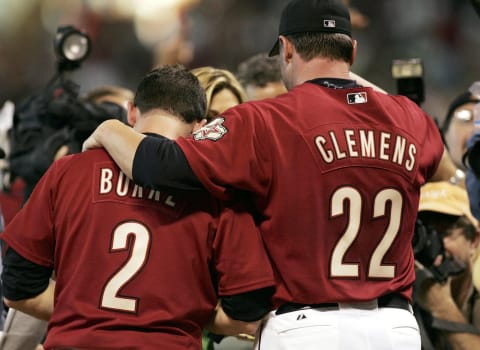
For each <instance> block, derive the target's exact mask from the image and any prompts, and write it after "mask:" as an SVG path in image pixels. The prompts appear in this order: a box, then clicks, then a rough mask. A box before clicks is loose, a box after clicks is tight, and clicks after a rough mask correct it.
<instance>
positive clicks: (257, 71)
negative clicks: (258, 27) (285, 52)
mask: <svg viewBox="0 0 480 350" xmlns="http://www.w3.org/2000/svg"><path fill="white" fill-rule="evenodd" d="M237 78H238V80H239V81H240V83H242V85H243V86H247V85H254V86H261V87H263V86H265V85H267V84H268V83H275V82H279V81H282V73H281V71H280V61H279V60H278V57H269V56H268V55H267V54H266V53H260V54H257V55H255V56H252V57H250V58H248V59H247V60H245V61H243V62H241V63H240V64H239V65H238V71H237Z"/></svg>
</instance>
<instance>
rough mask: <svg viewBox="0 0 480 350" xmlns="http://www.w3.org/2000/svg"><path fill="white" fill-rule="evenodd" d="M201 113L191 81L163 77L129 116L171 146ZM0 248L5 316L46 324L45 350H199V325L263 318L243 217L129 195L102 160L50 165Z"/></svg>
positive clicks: (69, 159) (258, 265) (145, 90)
mask: <svg viewBox="0 0 480 350" xmlns="http://www.w3.org/2000/svg"><path fill="white" fill-rule="evenodd" d="M205 112H206V98H205V94H204V91H203V89H202V88H201V86H200V84H199V82H198V80H197V79H196V78H195V77H194V76H193V75H192V74H191V73H189V72H188V71H186V70H185V69H184V68H182V67H177V66H171V67H170V66H167V67H162V68H160V69H157V70H154V71H152V72H150V73H149V74H147V75H146V76H145V78H144V79H143V80H142V82H141V83H140V85H139V87H138V89H137V93H136V95H135V99H134V103H133V104H132V103H130V106H129V112H128V116H129V121H130V122H132V123H135V129H136V130H138V131H139V132H148V133H160V132H161V133H163V134H167V135H169V136H170V137H177V136H186V135H188V134H190V133H191V132H192V129H193V128H195V127H198V126H199V124H201V123H202V118H203V116H204V115H205ZM1 238H2V239H3V241H5V242H6V243H7V244H8V246H9V248H8V250H7V252H6V256H5V259H4V270H3V275H2V280H3V282H4V296H5V297H6V302H7V305H9V306H10V307H13V308H17V309H20V310H22V311H24V312H29V313H30V314H32V315H34V316H36V317H39V318H43V319H49V324H48V332H47V337H46V341H45V344H44V348H45V349H47V350H48V349H65V348H69V349H70V348H76V349H129V350H131V349H142V350H150V349H151V350H153V349H156V350H157V349H169V350H175V349H178V350H185V349H200V348H201V331H202V328H203V327H204V326H205V325H207V323H208V322H210V326H211V327H212V329H213V330H215V331H222V329H224V328H222V327H223V326H224V325H225V323H228V325H229V327H230V326H231V325H233V326H234V327H233V328H232V329H230V328H229V329H228V330H229V331H232V333H231V334H236V333H237V332H239V333H243V332H245V331H247V332H249V333H251V332H252V331H253V332H254V331H255V328H253V330H252V328H249V327H250V323H249V322H250V321H254V320H258V319H260V318H261V317H262V316H263V315H264V314H265V313H267V312H268V311H269V309H270V304H269V301H270V299H271V294H272V293H273V287H272V286H273V285H274V280H273V273H272V270H271V267H270V265H269V261H268V258H267V256H266V254H265V251H264V249H263V245H262V241H261V238H260V236H259V234H258V230H257V228H256V227H255V223H254V221H253V218H252V217H251V215H250V214H248V213H247V212H246V211H245V210H244V209H242V208H241V207H240V206H239V205H237V204H232V205H228V206H224V205H221V203H219V202H218V201H216V200H214V199H213V198H212V197H211V196H210V195H209V194H208V193H207V192H204V191H198V192H196V193H193V192H191V193H188V196H186V195H185V194H182V193H179V192H175V193H171V192H168V191H155V190H152V189H147V188H143V187H140V186H137V185H135V184H133V182H132V181H130V180H129V179H128V178H127V177H126V176H125V175H124V174H122V173H121V172H120V170H119V169H118V167H117V166H116V165H115V163H114V162H113V161H112V159H111V158H110V157H109V156H108V154H107V153H106V152H104V151H103V150H95V151H92V152H84V153H81V154H77V155H73V156H66V157H63V158H61V159H60V160H58V161H57V162H55V163H54V164H53V165H52V166H51V167H50V168H49V170H48V172H47V173H46V174H45V176H44V177H43V178H42V179H41V181H40V182H39V184H38V185H37V186H36V188H35V191H34V192H33V194H32V196H31V197H30V199H29V201H28V203H27V204H26V206H25V207H24V208H23V209H22V210H21V211H20V212H19V213H18V214H17V215H16V217H15V219H14V220H13V221H12V222H11V223H10V224H9V225H8V226H7V228H6V229H5V231H4V232H3V233H2V235H1ZM52 270H54V271H55V276H56V285H55V286H54V285H53V283H52V282H51V283H50V284H49V277H50V276H51V274H52ZM53 294H54V301H53V297H52V296H53ZM217 294H218V295H220V297H221V304H220V306H219V307H218V308H216V306H217ZM259 305H260V308H259ZM215 310H216V311H215ZM262 310H263V311H262ZM50 315H51V317H50ZM212 316H213V319H212ZM253 325H255V324H253ZM227 334H228V333H227Z"/></svg>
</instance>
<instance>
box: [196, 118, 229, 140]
mask: <svg viewBox="0 0 480 350" xmlns="http://www.w3.org/2000/svg"><path fill="white" fill-rule="evenodd" d="M224 122H225V118H223V117H218V118H216V119H214V120H212V121H211V122H210V123H208V124H207V125H205V126H204V127H203V128H200V129H198V130H197V131H195V132H194V133H193V139H194V140H195V141H199V140H212V141H217V140H219V139H221V138H222V137H223V136H224V135H225V134H226V133H227V132H228V129H227V128H226V127H225V126H224V125H223V123H224Z"/></svg>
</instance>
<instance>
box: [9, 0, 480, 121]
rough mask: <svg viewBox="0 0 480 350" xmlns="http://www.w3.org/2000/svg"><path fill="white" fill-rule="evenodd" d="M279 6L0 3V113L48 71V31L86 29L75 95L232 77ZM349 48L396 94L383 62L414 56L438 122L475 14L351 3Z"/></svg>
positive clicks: (399, 2)
mask: <svg viewBox="0 0 480 350" xmlns="http://www.w3.org/2000/svg"><path fill="white" fill-rule="evenodd" d="M287 1H288V0H261V1H259V0H141V1H140V0H138V1H135V0H0V77H1V82H2V83H1V84H0V107H1V105H2V104H3V103H4V102H5V101H6V100H10V101H12V102H14V103H18V102H19V101H20V100H21V99H23V98H25V97H27V96H28V95H30V94H32V93H34V92H38V91H39V90H41V89H43V88H44V86H45V85H46V84H47V83H48V81H49V80H50V78H52V77H53V75H54V74H55V70H56V64H55V62H56V59H55V54H54V50H53V39H54V36H55V32H56V29H57V27H58V26H60V25H66V24H69V25H73V26H75V27H77V28H79V29H82V30H84V31H85V32H87V33H88V35H89V36H90V37H91V40H92V51H91V54H90V56H89V57H88V58H87V60H86V61H85V62H84V63H83V64H82V66H81V67H80V68H79V69H77V70H75V71H74V72H73V73H72V75H71V78H72V79H73V80H74V81H75V82H77V83H78V84H80V86H81V91H88V90H89V89H91V88H94V87H97V86H99V85H107V84H115V85H120V86H124V87H127V88H130V89H135V87H136V84H137V82H138V81H139V79H140V77H141V76H142V75H143V74H144V73H146V72H147V71H148V70H150V69H151V68H153V67H154V66H156V65H159V64H162V63H174V62H179V63H182V64H184V65H185V66H187V67H188V68H194V67H198V66H203V65H212V66H216V67H218V68H226V69H229V70H231V71H233V72H234V71H236V68H237V65H238V64H239V63H240V62H241V61H242V60H244V59H245V58H247V57H249V56H251V55H253V54H256V53H259V52H266V51H268V50H269V49H270V48H271V46H272V44H273V42H274V40H275V38H276V35H277V26H278V20H279V17H280V12H281V10H282V8H283V7H284V5H285V4H286V3H287ZM347 2H349V3H350V6H351V7H352V20H353V21H354V25H355V28H354V32H353V35H354V37H355V38H356V39H357V40H358V42H359V47H358V56H357V61H356V62H355V64H354V65H353V68H352V70H353V71H354V72H356V73H358V74H360V75H362V76H364V77H366V78H367V79H369V80H371V81H372V82H374V83H376V84H378V85H380V86H381V87H383V88H384V89H386V90H387V91H388V92H390V93H396V85H395V81H394V80H393V79H392V77H391V62H392V60H393V59H398V58H412V57H416V58H421V59H423V63H424V72H425V91H426V99H425V103H424V104H423V107H424V109H425V110H426V111H427V112H428V113H430V114H431V115H432V116H434V117H436V118H437V119H439V120H442V119H443V116H444V114H445V111H446V109H447V106H448V104H449V102H450V101H451V100H452V99H453V98H454V97H455V96H456V95H458V94H459V93H460V92H462V91H465V90H466V89H467V88H468V87H469V86H470V84H471V83H472V82H473V81H475V80H480V59H479V58H480V34H479V33H480V17H479V16H478V15H477V13H476V12H475V10H474V8H473V6H472V4H471V2H470V1H469V0H422V1H418V0H382V1H378V0H351V1H347Z"/></svg>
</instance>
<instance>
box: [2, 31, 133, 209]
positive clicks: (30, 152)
mask: <svg viewBox="0 0 480 350" xmlns="http://www.w3.org/2000/svg"><path fill="white" fill-rule="evenodd" d="M54 49H55V54H56V56H57V72H56V75H55V76H54V77H53V78H52V80H51V81H50V82H49V83H48V84H47V86H46V87H45V88H44V89H43V90H42V91H41V92H40V93H37V94H34V95H32V96H29V97H27V98H26V99H25V100H23V101H21V102H20V103H19V104H18V105H17V107H16V110H15V114H14V120H13V127H12V129H11V131H10V135H9V138H10V155H9V157H8V161H9V168H10V173H11V174H10V179H11V181H13V180H14V179H15V177H20V178H21V179H23V181H24V182H25V190H24V200H26V199H27V198H28V197H29V195H30V193H31V192H32V190H33V187H34V186H35V184H36V183H37V181H38V180H39V179H40V177H41V176H42V175H43V174H44V173H45V171H46V170H47V169H48V167H49V166H50V164H52V163H53V161H54V160H56V159H58V158H60V157H61V156H63V155H66V154H73V153H78V152H80V151H81V145H82V142H83V141H84V139H85V138H87V137H88V135H90V133H91V132H92V131H93V130H94V129H95V128H96V127H97V125H99V124H100V123H101V122H103V121H104V120H107V119H111V118H116V119H119V120H121V121H122V122H124V123H126V121H127V120H126V108H125V106H126V101H127V100H131V99H132V98H133V93H132V92H131V91H129V90H127V89H123V88H120V87H114V86H111V87H101V88H98V90H97V91H92V92H90V93H89V94H87V95H86V96H85V97H81V96H80V94H79V91H80V86H79V85H77V84H76V83H75V82H73V81H72V80H70V79H68V76H67V73H68V72H69V71H72V70H75V69H78V68H80V66H81V63H82V62H83V61H84V60H85V59H86V57H87V56H88V54H89V52H90V39H89V37H88V35H87V34H86V33H83V32H81V31H79V30H78V29H76V28H74V27H71V26H63V27H59V28H58V29H57V35H56V37H55V40H54Z"/></svg>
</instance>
